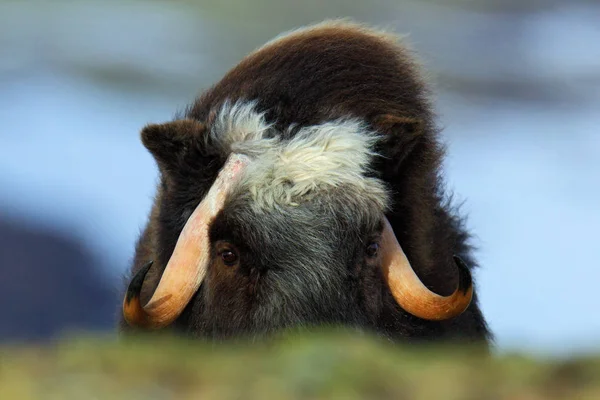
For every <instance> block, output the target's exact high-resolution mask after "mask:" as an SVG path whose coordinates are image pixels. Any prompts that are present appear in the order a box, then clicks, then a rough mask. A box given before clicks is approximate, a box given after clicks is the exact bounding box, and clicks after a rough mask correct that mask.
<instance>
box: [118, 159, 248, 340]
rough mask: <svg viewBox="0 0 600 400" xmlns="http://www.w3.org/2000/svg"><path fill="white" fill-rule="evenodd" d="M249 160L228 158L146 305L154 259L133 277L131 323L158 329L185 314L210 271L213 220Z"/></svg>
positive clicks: (126, 310)
mask: <svg viewBox="0 0 600 400" xmlns="http://www.w3.org/2000/svg"><path fill="white" fill-rule="evenodd" d="M248 163H249V159H248V157H246V156H243V155H239V154H232V155H231V156H230V157H229V158H228V160H227V162H226V163H225V165H224V166H223V168H222V169H221V171H220V172H219V175H218V176H217V179H216V180H215V183H214V184H213V185H212V187H211V188H210V190H209V191H208V194H207V195H206V196H205V197H204V199H203V200H202V201H201V202H200V204H199V205H198V206H197V207H196V209H195V210H194V212H193V213H192V215H191V216H190V218H189V219H188V221H187V222H186V224H185V226H184V227H183V230H182V231H181V234H180V235H179V238H178V239H177V243H176V245H175V250H173V254H172V255H171V258H170V259H169V262H168V263H167V266H166V267H165V270H164V272H163V275H162V277H161V279H160V282H159V283H158V286H157V287H156V290H155V291H154V294H153V295H152V297H151V298H150V300H149V301H148V303H147V304H146V305H145V306H142V305H141V303H140V299H139V295H140V290H141V288H142V283H143V281H144V277H145V275H146V273H147V272H148V270H149V269H150V266H151V263H150V264H149V265H146V266H145V267H144V268H142V269H141V270H140V271H138V273H137V274H136V276H135V277H134V278H133V279H132V280H131V282H130V284H129V287H128V289H127V294H126V295H125V298H124V299H123V316H124V318H125V320H126V321H127V322H128V323H129V324H130V325H132V326H139V327H143V328H149V329H158V328H162V327H164V326H167V325H169V324H170V323H172V322H173V321H174V320H175V319H176V318H177V317H178V316H179V315H180V314H181V312H182V311H183V309H184V308H185V306H186V305H187V304H188V303H189V301H190V300H191V298H192V296H193V295H194V294H195V293H196V291H197V290H198V288H199V287H200V284H201V283H202V280H203V279H204V275H205V274H206V268H207V267H208V263H209V261H210V243H209V238H208V228H209V226H210V223H211V222H212V219H213V218H214V217H215V216H216V215H217V213H218V212H219V211H220V210H221V209H222V208H223V204H224V202H225V196H226V194H227V192H228V191H229V190H230V189H231V186H232V182H233V180H234V178H235V177H236V176H237V175H239V173H240V171H241V170H243V169H244V168H245V167H246V166H247V165H248Z"/></svg>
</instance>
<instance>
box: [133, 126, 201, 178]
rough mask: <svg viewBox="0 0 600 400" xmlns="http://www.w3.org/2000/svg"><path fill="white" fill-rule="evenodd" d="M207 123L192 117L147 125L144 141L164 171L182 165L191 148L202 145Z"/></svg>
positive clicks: (143, 132) (144, 130)
mask: <svg viewBox="0 0 600 400" xmlns="http://www.w3.org/2000/svg"><path fill="white" fill-rule="evenodd" d="M205 131H206V125H205V124H203V123H201V122H199V121H195V120H191V119H182V120H177V121H173V122H167V123H164V124H150V125H146V126H145V127H144V128H143V129H142V132H141V138H142V143H143V144H144V147H146V149H148V151H150V153H151V154H152V155H153V156H154V159H155V160H156V162H157V163H158V166H159V168H160V169H161V170H162V171H169V170H175V169H177V168H180V167H181V166H182V163H183V162H184V159H185V156H186V155H187V154H188V153H189V152H190V150H192V151H193V150H196V149H198V148H199V147H200V143H201V140H200V139H201V138H202V136H203V135H204V133H205Z"/></svg>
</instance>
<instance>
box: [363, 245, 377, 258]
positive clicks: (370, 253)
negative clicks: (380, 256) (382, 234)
mask: <svg viewBox="0 0 600 400" xmlns="http://www.w3.org/2000/svg"><path fill="white" fill-rule="evenodd" d="M378 252H379V243H369V245H368V246H367V248H366V249H365V253H366V254H367V257H371V258H372V257H375V256H376V255H377V253H378Z"/></svg>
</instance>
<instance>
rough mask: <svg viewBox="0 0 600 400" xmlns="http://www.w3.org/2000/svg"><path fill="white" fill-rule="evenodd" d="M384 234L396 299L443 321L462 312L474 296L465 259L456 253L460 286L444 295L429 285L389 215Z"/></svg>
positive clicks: (388, 272) (385, 270) (410, 309)
mask: <svg viewBox="0 0 600 400" xmlns="http://www.w3.org/2000/svg"><path fill="white" fill-rule="evenodd" d="M384 223H385V226H384V229H383V237H382V246H381V248H382V256H383V261H382V267H383V276H384V279H385V280H386V283H387V285H388V287H389V288H390V290H391V292H392V295H393V296H394V299H395V300H396V302H397V303H398V305H399V306H400V307H402V308H403V309H404V310H405V311H407V312H409V313H410V314H412V315H414V316H416V317H419V318H422V319H427V320H432V321H441V320H446V319H450V318H454V317H457V316H459V315H460V314H462V313H463V312H464V311H465V310H466V309H467V307H468V306H469V304H470V303H471V299H472V298H473V282H472V279H471V273H470V272H469V269H468V268H467V266H466V265H465V264H464V262H463V261H462V260H461V259H460V258H458V257H456V256H455V257H454V260H455V262H456V265H457V267H458V273H459V281H458V282H459V283H458V288H457V289H456V290H455V291H454V293H452V294H451V295H450V296H440V295H439V294H437V293H434V292H432V291H431V290H429V289H427V287H426V286H425V285H424V284H423V282H421V280H420V279H419V277H418V276H417V274H416V273H415V271H414V270H413V269H412V267H411V266H410V263H409V262H408V259H407V258H406V255H405V254H404V251H402V247H400V244H399V243H398V240H397V239H396V235H395V234H394V231H393V229H392V226H391V225H390V222H389V221H388V219H387V218H384Z"/></svg>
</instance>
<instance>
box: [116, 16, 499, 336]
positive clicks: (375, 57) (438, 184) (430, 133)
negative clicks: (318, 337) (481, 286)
mask: <svg viewBox="0 0 600 400" xmlns="http://www.w3.org/2000/svg"><path fill="white" fill-rule="evenodd" d="M413 59H414V58H413V56H412V55H411V54H410V52H409V51H408V50H407V49H405V48H404V47H403V46H402V45H400V44H399V43H397V41H396V38H395V37H393V36H390V35H386V34H382V33H379V32H376V31H372V30H369V29H366V28H364V27H361V26H358V25H354V24H350V23H340V22H332V23H325V24H321V25H318V26H316V27H313V28H311V29H308V30H302V31H299V32H296V33H292V34H291V35H287V36H284V37H283V38H281V39H277V40H274V41H273V42H271V43H269V44H267V45H266V46H265V47H263V48H261V49H259V50H257V51H256V52H254V53H252V54H250V55H249V56H248V57H246V58H245V59H244V60H242V61H241V62H240V63H239V64H238V65H237V66H236V67H234V68H233V69H232V70H231V71H229V72H228V73H227V74H226V75H225V76H224V77H223V79H222V80H221V81H220V82H218V83H217V84H216V85H214V86H213V87H212V88H210V89H209V90H207V91H206V92H205V93H204V94H203V95H202V96H201V97H200V98H199V99H197V101H195V103H194V104H193V105H192V106H191V107H189V109H187V110H186V111H185V113H184V115H181V116H178V118H176V119H187V120H192V121H198V122H196V123H193V122H192V121H188V123H184V124H183V125H181V130H176V132H171V133H167V134H164V133H163V132H160V130H159V131H153V130H152V129H151V128H146V129H145V130H144V132H143V142H144V145H145V146H146V147H147V148H148V149H149V150H150V151H151V152H152V153H153V154H154V155H155V157H156V158H157V163H158V165H159V168H160V170H161V175H162V180H161V186H160V187H159V189H158V193H157V196H156V203H155V205H154V207H153V209H152V211H151V215H150V218H149V223H148V225H147V227H146V229H145V231H144V232H143V234H142V235H141V238H140V240H139V242H138V245H137V248H136V256H135V260H134V265H133V268H132V272H133V273H135V272H136V271H137V270H138V269H139V268H141V267H142V266H143V265H144V264H145V263H146V262H147V261H149V259H153V260H155V263H154V266H153V268H152V269H151V271H150V273H149V275H148V277H147V278H146V282H145V285H144V290H143V297H142V301H146V300H147V299H148V298H149V295H150V294H151V293H152V291H153V289H154V288H155V287H156V284H157V283H158V280H159V278H160V274H161V271H162V269H164V267H165V265H166V263H167V261H168V259H169V257H170V255H171V253H172V251H173V249H174V246H175V243H176V241H177V237H178V234H179V233H180V232H181V230H182V228H183V226H184V224H185V221H186V220H187V218H188V217H189V215H190V214H191V212H192V211H193V209H194V207H195V206H196V205H197V204H198V203H199V202H200V200H201V199H202V197H203V196H204V194H205V193H206V191H207V190H208V188H209V187H210V184H211V183H212V181H213V180H214V179H215V177H216V174H217V172H218V170H219V168H220V167H221V166H222V165H223V163H224V161H225V157H226V154H221V153H220V152H219V151H218V150H216V149H215V148H212V147H211V146H210V145H206V144H205V143H204V142H203V141H202V140H201V139H202V138H203V137H204V135H205V131H206V129H209V128H210V126H211V124H212V122H213V121H214V119H215V116H216V114H217V112H218V110H219V109H220V107H221V106H222V104H223V103H224V102H225V101H226V100H228V101H231V102H235V101H237V100H247V101H256V105H257V111H259V112H265V113H266V114H265V115H266V119H267V121H268V122H270V123H273V124H274V125H275V127H276V128H277V130H278V131H279V132H281V133H282V134H283V135H294V132H296V131H297V129H292V130H291V131H287V130H286V129H287V128H288V127H289V126H290V125H292V124H293V125H294V126H295V127H296V128H298V129H299V128H302V127H305V126H309V125H314V124H319V123H323V122H326V121H330V120H334V119H338V118H341V117H348V116H351V117H356V118H361V119H363V120H364V121H366V122H367V123H368V124H369V126H370V128H372V129H374V130H377V131H379V132H381V133H385V134H386V137H387V139H386V140H384V141H383V142H382V143H381V144H380V145H379V147H378V152H379V153H380V154H381V155H382V156H383V157H382V158H379V159H378V161H377V162H376V163H375V165H374V170H375V171H376V172H375V173H374V174H375V175H376V176H377V177H379V178H381V179H383V180H384V181H385V182H386V183H387V184H388V185H389V188H390V189H391V191H392V204H391V212H390V213H389V214H387V217H388V219H389V220H390V223H391V225H392V227H393V229H394V232H395V234H396V236H397V238H398V241H399V243H401V244H402V247H403V249H404V251H405V253H406V255H407V257H408V259H409V260H411V264H412V266H413V268H414V269H415V271H416V272H417V274H418V275H419V277H420V278H421V279H422V280H423V282H424V283H425V284H426V286H428V287H429V288H430V289H432V290H434V291H436V292H438V293H440V294H449V293H451V291H452V290H453V289H454V288H455V287H456V284H457V276H456V267H455V265H454V262H453V258H452V257H453V255H455V254H456V255H459V256H460V257H461V258H462V259H463V260H465V261H466V263H467V264H468V265H469V266H471V267H474V266H475V265H476V262H475V260H474V258H473V256H472V250H471V247H470V246H469V244H468V239H469V235H468V234H467V232H466V231H465V229H464V227H463V221H462V219H461V217H459V216H458V214H457V212H456V210H455V209H454V208H452V206H451V205H450V203H449V201H447V200H446V198H445V194H444V187H443V182H442V180H441V177H440V165H441V161H442V157H443V147H442V146H441V144H440V142H439V139H438V129H437V127H436V124H435V122H434V116H433V112H432V107H431V104H430V101H429V95H428V89H427V87H426V85H425V83H424V81H423V79H422V78H421V75H420V70H419V66H418V65H417V64H415V62H414V61H413ZM231 207H232V206H231ZM233 214H235V213H233ZM233 214H232V215H233ZM231 218H232V217H231V216H229V217H228V216H227V210H225V212H224V215H223V216H222V218H220V219H219V221H217V222H215V227H214V228H213V232H212V234H214V235H217V236H218V234H219V231H223V230H226V228H225V227H226V226H227V224H228V223H234V222H232V221H231ZM228 221H229V222H228ZM257 222H258V223H260V221H257ZM367 225H368V223H367ZM365 226H366V225H365ZM232 229H234V228H232ZM273 229H276V228H273ZM345 229H346V230H347V229H350V230H352V229H351V227H345V226H344V223H343V222H341V223H340V229H339V230H335V232H344V230H345ZM365 229H367V228H365ZM369 229H371V230H372V229H375V228H374V227H373V226H371V228H369ZM367 230H368V229H367ZM244 234H246V235H253V234H254V233H251V232H245V233H244ZM340 234H341V233H340ZM254 235H255V236H254V237H256V238H259V237H260V235H259V234H254ZM348 240H350V242H352V240H355V241H356V240H362V239H360V238H358V239H357V238H348ZM339 243H340V244H341V243H343V242H339ZM352 243H353V242H352ZM349 251H354V250H352V249H349ZM251 253H252V251H248V254H251ZM252 257H255V258H254V259H252V260H249V261H247V262H248V263H250V264H251V263H255V264H256V265H263V266H264V269H261V268H259V267H256V268H249V269H247V270H246V271H245V272H243V273H240V275H238V277H237V278H236V279H238V281H236V280H235V279H233V278H234V277H232V276H221V275H222V274H224V273H225V272H218V271H215V270H209V276H208V277H207V282H205V283H204V284H203V286H202V287H201V290H200V291H199V293H198V295H197V296H196V297H195V298H194V299H193V300H192V302H191V303H190V305H189V306H188V307H187V308H186V310H185V311H184V313H183V314H182V315H181V317H180V318H179V319H178V320H177V321H176V323H175V324H174V328H176V329H179V330H184V331H190V332H192V333H194V334H197V335H202V331H207V330H210V332H209V334H208V335H209V336H212V337H222V336H229V335H230V334H235V332H236V331H238V330H239V331H240V332H241V331H248V330H251V331H252V333H256V334H258V333H261V332H262V331H264V332H267V331H272V330H274V329H275V328H277V326H269V327H268V328H265V329H259V328H258V327H257V325H258V324H260V323H261V322H260V320H259V319H255V320H253V321H251V319H250V317H248V318H247V319H245V317H244V315H246V314H247V313H249V312H250V311H251V310H252V305H251V304H252V301H255V300H252V299H254V298H255V297H253V296H254V295H255V293H254V288H255V286H256V285H257V280H258V279H259V276H260V275H261V274H264V273H266V271H267V270H268V265H266V264H265V262H264V261H263V260H261V259H259V258H258V257H257V255H256V254H254V256H252ZM344 257H346V258H345V259H347V260H354V261H352V263H353V264H352V265H353V266H352V267H351V268H350V272H349V273H348V276H347V277H346V278H345V279H347V280H346V281H345V283H344V284H345V285H347V286H346V287H347V288H348V289H347V292H348V295H347V297H344V298H339V299H337V300H339V301H347V302H350V303H352V304H354V305H355V306H354V307H348V308H349V309H351V311H349V313H351V314H352V315H350V314H348V315H346V314H344V313H343V312H341V311H339V310H337V311H336V310H334V309H333V308H332V307H338V308H340V309H341V308H344V306H345V304H332V305H331V306H330V305H329V304H328V305H327V306H326V307H325V306H323V310H322V312H321V313H320V314H319V315H315V316H314V318H313V316H311V315H300V314H302V310H294V313H295V314H294V315H296V314H298V315H297V316H296V317H297V320H298V324H305V323H327V322H331V323H342V324H344V323H346V322H348V325H352V326H358V327H360V328H365V329H369V330H373V331H376V332H379V333H381V334H383V335H385V336H387V337H389V338H392V339H395V340H403V339H410V338H413V339H440V338H464V339H469V340H488V339H489V338H490V333H489V330H488V328H487V326H486V322H485V320H484V317H483V316H482V313H481V311H480V308H479V305H478V300H477V296H475V297H474V299H473V302H472V304H471V305H470V307H469V309H468V310H467V311H466V312H464V313H463V314H462V315H461V316H459V317H457V318H455V319H453V320H449V321H443V322H431V321H424V320H421V319H418V318H416V317H413V316H411V315H409V314H408V313H406V312H404V311H403V310H402V309H401V308H399V306H398V305H397V304H396V302H395V301H394V299H393V297H392V296H391V294H390V292H389V290H388V289H387V288H386V287H385V285H382V283H381V281H382V279H381V275H380V272H379V270H378V269H377V268H375V267H369V265H368V263H365V262H363V261H361V260H362V258H361V257H358V258H357V257H354V258H353V256H351V255H347V256H344ZM226 273H227V274H232V273H233V272H231V271H227V272H226ZM214 274H217V275H218V276H213V275H214ZM242 281H243V282H244V283H243V284H241V283H240V282H242ZM232 282H235V283H232ZM241 288H246V289H241ZM248 288H251V289H248ZM207 290H212V291H215V290H218V291H221V292H224V293H226V294H227V296H225V297H221V298H222V299H224V298H229V299H230V300H228V301H227V302H226V303H223V301H224V300H223V301H220V302H217V303H215V301H208V300H207V296H208V295H207ZM240 291H242V292H243V293H242V294H240V293H241V292H240ZM307 301H308V300H307ZM311 301H312V300H311ZM319 301H322V302H323V303H324V302H325V300H323V299H319ZM311 304H312V303H311ZM208 308H210V310H211V311H210V310H209V311H207V310H208ZM232 310H234V311H232ZM209 312H212V313H213V314H211V317H210V318H209V317H206V315H207V313H209ZM219 313H220V314H219ZM307 314H310V312H308V313H307ZM202 315H204V317H200V316H202ZM267 317H268V316H264V318H267ZM209 320H210V321H209ZM274 320H277V321H280V323H279V325H280V326H282V327H289V326H293V325H294V323H295V322H294V320H293V318H291V319H290V318H284V317H280V318H279V319H278V318H274ZM207 321H209V322H207ZM231 321H235V322H231ZM257 321H258V322H257ZM251 324H253V325H252V327H249V325H251ZM265 324H267V322H265ZM122 325H123V327H124V328H125V324H122Z"/></svg>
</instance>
